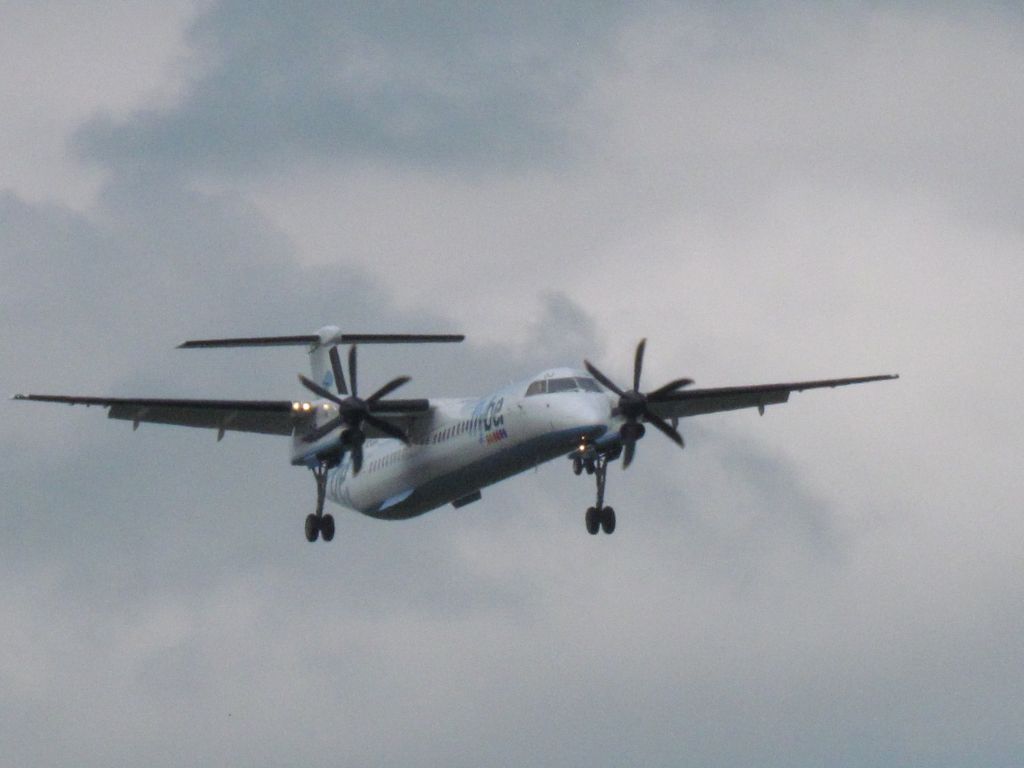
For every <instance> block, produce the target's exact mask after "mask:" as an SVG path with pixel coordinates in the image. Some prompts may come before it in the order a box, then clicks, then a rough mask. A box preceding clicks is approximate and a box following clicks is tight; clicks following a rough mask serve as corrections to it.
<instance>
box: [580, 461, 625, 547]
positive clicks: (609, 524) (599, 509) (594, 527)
mask: <svg viewBox="0 0 1024 768" xmlns="http://www.w3.org/2000/svg"><path fill="white" fill-rule="evenodd" d="M591 466H593V470H591V468H590V467H591ZM586 468H587V471H588V472H592V474H594V475H595V479H596V480H597V504H596V505H595V506H593V507H590V508H589V509H587V515H586V518H585V520H586V524H587V533H589V534H590V535H591V536H594V535H596V534H597V532H598V531H600V530H604V532H605V533H614V532H615V510H614V509H612V508H611V507H606V506H605V505H604V487H605V482H606V480H607V478H608V457H607V456H602V455H600V454H598V456H597V457H596V458H594V459H593V460H589V459H588V460H587V465H586ZM573 469H575V466H573Z"/></svg>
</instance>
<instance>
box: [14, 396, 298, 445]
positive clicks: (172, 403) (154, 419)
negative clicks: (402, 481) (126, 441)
mask: <svg viewBox="0 0 1024 768" xmlns="http://www.w3.org/2000/svg"><path fill="white" fill-rule="evenodd" d="M14 399H15V400H35V401H38V402H44V403H65V404H67V405H85V406H93V405H96V406H100V407H102V408H107V409H108V410H107V416H108V417H109V418H111V419H124V420H125V421H131V422H133V423H134V424H135V426H138V425H139V424H140V423H152V424H176V425H179V426H183V427H205V428H207V429H216V430H218V431H219V432H220V433H221V434H223V432H224V431H236V432H258V433H261V434H265V435H290V434H291V433H292V430H293V428H294V427H295V425H296V423H298V422H300V421H301V420H302V419H303V418H308V414H303V413H302V412H301V411H298V412H297V411H296V410H295V408H294V405H293V403H292V401H290V400H172V399H162V398H125V397H73V396H68V395H15V396H14Z"/></svg>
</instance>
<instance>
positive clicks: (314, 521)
mask: <svg viewBox="0 0 1024 768" xmlns="http://www.w3.org/2000/svg"><path fill="white" fill-rule="evenodd" d="M332 466H333V465H332V464H331V463H330V462H327V461H321V462H320V463H319V464H317V465H316V466H315V467H314V468H313V477H314V478H316V512H315V513H312V514H309V515H306V541H308V542H310V543H312V542H314V541H316V540H317V538H318V537H323V540H324V541H330V540H331V539H333V538H334V516H333V515H330V514H327V515H325V514H324V499H325V498H326V497H327V472H328V470H330V468H331V467H332Z"/></svg>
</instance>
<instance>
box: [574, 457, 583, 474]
mask: <svg viewBox="0 0 1024 768" xmlns="http://www.w3.org/2000/svg"><path fill="white" fill-rule="evenodd" d="M582 472H583V459H580V458H575V459H573V460H572V473H573V474H574V475H579V474H582Z"/></svg>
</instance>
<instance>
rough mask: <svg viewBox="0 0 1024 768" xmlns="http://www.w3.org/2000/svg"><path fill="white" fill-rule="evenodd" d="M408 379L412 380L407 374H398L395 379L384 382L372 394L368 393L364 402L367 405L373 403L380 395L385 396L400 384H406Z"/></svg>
mask: <svg viewBox="0 0 1024 768" xmlns="http://www.w3.org/2000/svg"><path fill="white" fill-rule="evenodd" d="M410 381H412V379H411V378H409V377H408V376H399V377H398V378H397V379H392V380H391V381H389V382H388V383H387V384H385V385H384V386H383V387H381V388H380V389H378V390H377V391H376V392H374V393H373V394H372V395H370V396H369V397H368V398H366V404H367V405H373V404H374V403H376V402H377V401H378V400H380V399H381V398H382V397H387V396H388V395H390V394H391V393H392V392H394V391H395V390H396V389H398V388H399V387H400V386H402V385H403V384H408V383H409V382H410Z"/></svg>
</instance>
